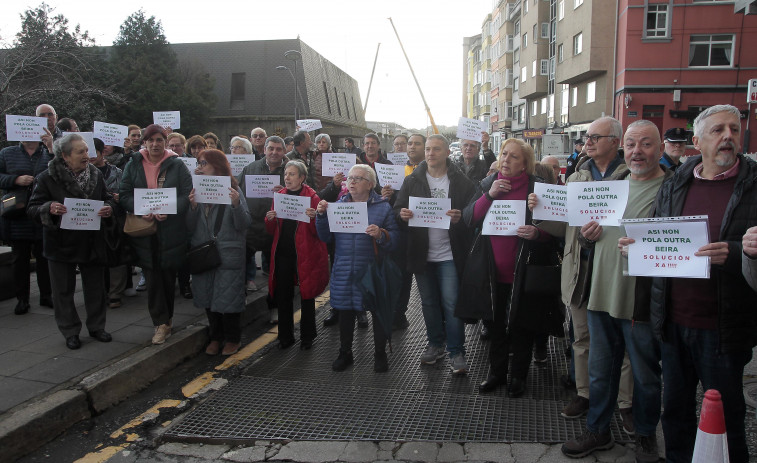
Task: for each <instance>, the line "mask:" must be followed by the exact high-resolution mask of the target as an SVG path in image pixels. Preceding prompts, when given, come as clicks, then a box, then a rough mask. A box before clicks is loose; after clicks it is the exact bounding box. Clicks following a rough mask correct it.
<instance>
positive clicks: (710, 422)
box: [691, 389, 730, 463]
mask: <svg viewBox="0 0 757 463" xmlns="http://www.w3.org/2000/svg"><path fill="white" fill-rule="evenodd" d="M729 461H730V459H729V458H728V439H727V437H726V433H725V415H724V414H723V401H722V400H720V392H718V391H716V390H715V389H709V390H707V392H705V393H704V400H703V401H702V413H701V414H700V415H699V429H697V440H696V443H695V444H694V458H692V460H691V463H728V462H729Z"/></svg>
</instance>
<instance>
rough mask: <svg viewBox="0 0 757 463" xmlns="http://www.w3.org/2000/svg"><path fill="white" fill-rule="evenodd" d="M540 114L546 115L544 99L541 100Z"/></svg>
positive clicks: (545, 100) (545, 101)
mask: <svg viewBox="0 0 757 463" xmlns="http://www.w3.org/2000/svg"><path fill="white" fill-rule="evenodd" d="M541 113H542V114H547V99H546V98H542V99H541Z"/></svg>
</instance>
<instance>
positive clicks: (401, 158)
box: [386, 153, 409, 167]
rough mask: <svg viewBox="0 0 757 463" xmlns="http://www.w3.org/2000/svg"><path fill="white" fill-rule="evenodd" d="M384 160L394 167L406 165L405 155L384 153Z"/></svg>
mask: <svg viewBox="0 0 757 463" xmlns="http://www.w3.org/2000/svg"><path fill="white" fill-rule="evenodd" d="M386 158H387V159H388V160H389V162H391V163H392V164H394V165H395V166H403V167H404V165H405V164H407V160H408V159H409V158H408V157H407V153H386Z"/></svg>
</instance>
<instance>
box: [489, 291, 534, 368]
mask: <svg viewBox="0 0 757 463" xmlns="http://www.w3.org/2000/svg"><path fill="white" fill-rule="evenodd" d="M511 291H512V285H510V284H507V283H497V304H495V305H494V308H493V309H494V320H493V321H492V324H491V328H490V330H491V331H490V333H491V341H490V344H489V365H490V368H491V370H490V373H491V374H493V375H495V376H497V377H499V378H507V370H508V366H509V363H510V352H512V353H513V359H512V365H511V366H510V368H511V377H512V378H519V379H523V380H525V379H526V376H528V368H529V367H530V365H531V352H532V349H533V344H534V333H533V332H532V331H530V330H528V329H525V328H522V327H519V326H517V325H514V326H511V327H510V333H509V334H508V332H507V326H508V325H507V318H508V315H509V307H510V293H511Z"/></svg>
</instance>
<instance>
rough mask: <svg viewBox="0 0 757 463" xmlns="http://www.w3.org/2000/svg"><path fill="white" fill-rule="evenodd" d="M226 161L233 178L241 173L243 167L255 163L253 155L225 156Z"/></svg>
mask: <svg viewBox="0 0 757 463" xmlns="http://www.w3.org/2000/svg"><path fill="white" fill-rule="evenodd" d="M226 159H228V160H229V165H230V166H231V175H233V176H234V177H236V176H238V175H239V174H241V173H242V171H243V170H244V168H245V167H247V166H249V165H250V164H251V163H253V162H255V155H254V154H227V155H226Z"/></svg>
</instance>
